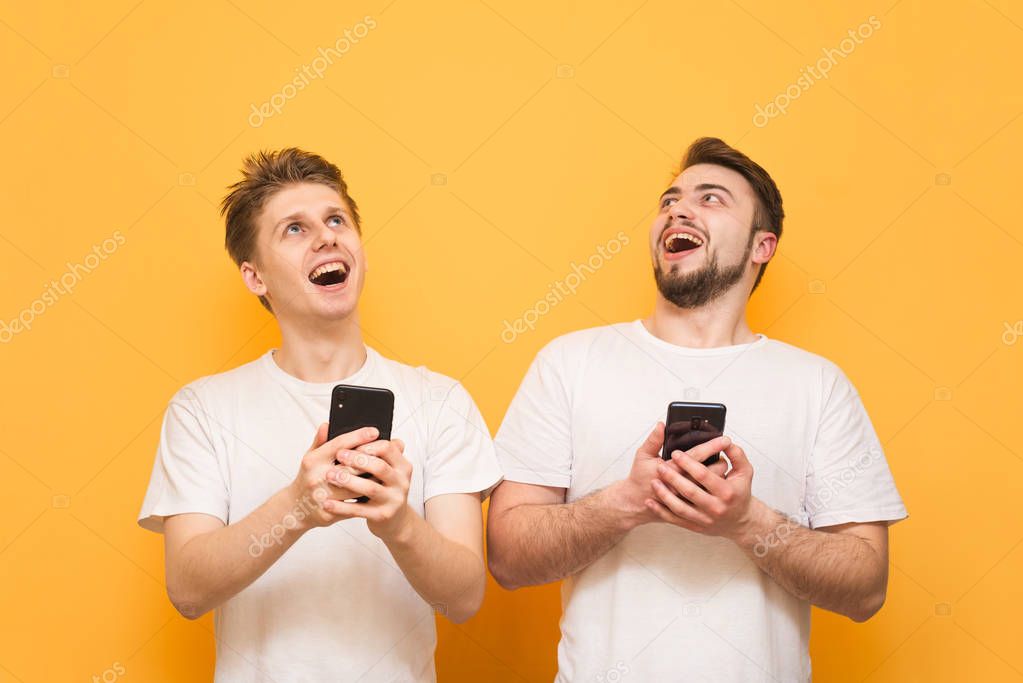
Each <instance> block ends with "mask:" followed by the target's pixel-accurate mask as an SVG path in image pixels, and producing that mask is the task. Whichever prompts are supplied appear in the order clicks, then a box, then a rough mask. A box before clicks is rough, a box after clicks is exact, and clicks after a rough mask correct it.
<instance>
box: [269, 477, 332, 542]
mask: <svg viewBox="0 0 1023 683" xmlns="http://www.w3.org/2000/svg"><path fill="white" fill-rule="evenodd" d="M271 501H272V503H273V510H274V516H275V518H276V519H277V520H278V521H280V522H281V524H282V525H283V526H284V527H285V528H286V529H288V530H289V531H290V532H293V533H297V535H299V536H301V535H302V534H304V533H305V532H307V531H309V530H310V529H312V528H313V527H314V526H316V525H315V520H316V513H317V511H318V509H319V507H320V501H319V500H316V499H315V498H314V497H313V496H311V495H308V494H306V493H304V492H303V491H302V490H301V489H300V488H299V486H298V485H297V483H296V482H292V483H291V484H289V485H288V486H286V487H284V488H283V489H281V490H280V491H278V492H277V493H276V494H275V495H274V497H273V498H272V499H271Z"/></svg>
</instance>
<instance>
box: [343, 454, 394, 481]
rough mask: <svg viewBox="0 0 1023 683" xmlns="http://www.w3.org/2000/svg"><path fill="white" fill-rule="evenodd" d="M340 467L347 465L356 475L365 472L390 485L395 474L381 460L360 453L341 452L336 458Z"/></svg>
mask: <svg viewBox="0 0 1023 683" xmlns="http://www.w3.org/2000/svg"><path fill="white" fill-rule="evenodd" d="M337 459H338V461H339V462H340V463H341V464H342V465H347V466H348V467H349V468H351V469H352V470H353V471H354V472H355V473H356V474H361V473H363V472H367V473H369V474H371V475H373V476H374V477H376V478H377V479H379V480H380V481H382V482H384V483H392V482H393V481H394V480H395V476H396V473H395V471H394V468H393V467H391V466H390V465H388V464H387V463H386V462H385V461H384V460H383V459H382V458H379V457H377V456H374V455H370V454H369V453H363V452H362V451H341V453H339V454H338V456H337Z"/></svg>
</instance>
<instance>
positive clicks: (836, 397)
mask: <svg viewBox="0 0 1023 683" xmlns="http://www.w3.org/2000/svg"><path fill="white" fill-rule="evenodd" d="M823 377H824V382H823V383H822V385H823V398H824V407H823V410H822V414H821V421H820V424H819V426H818V430H817V436H816V439H815V441H814V445H813V450H812V452H811V454H810V462H809V465H808V467H807V474H806V505H805V507H806V511H807V514H808V517H809V523H810V528H813V529H816V528H818V527H822V526H832V525H835V524H845V523H849V522H880V521H887V522H897V521H899V520H901V519H904V518H906V516H907V513H906V508H905V506H904V505H903V503H902V498H901V496H900V495H899V492H898V489H897V488H896V487H895V482H894V480H893V479H892V473H891V470H890V469H889V467H888V461H887V460H886V459H885V455H884V451H883V450H882V448H881V442H880V441H879V440H878V438H877V434H876V432H875V431H874V427H873V425H872V424H871V422H870V418H869V417H868V416H867V411H866V409H865V408H864V407H863V402H862V401H861V400H860V396H859V394H858V393H857V392H856V389H855V388H854V387H853V385H852V383H851V382H850V381H849V379H848V378H847V377H846V376H845V374H844V373H843V372H842V371H841V370H840V369H839V368H838V367H837V366H833V365H829V366H827V367H826V369H825V370H824V374H823Z"/></svg>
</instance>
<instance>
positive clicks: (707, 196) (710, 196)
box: [703, 194, 721, 204]
mask: <svg viewBox="0 0 1023 683" xmlns="http://www.w3.org/2000/svg"><path fill="white" fill-rule="evenodd" d="M711 199H713V200H714V201H715V202H717V203H718V204H720V203H721V197H718V196H717V195H716V194H705V195H703V201H705V202H709V201H710V200H711Z"/></svg>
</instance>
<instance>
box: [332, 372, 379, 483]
mask: <svg viewBox="0 0 1023 683" xmlns="http://www.w3.org/2000/svg"><path fill="white" fill-rule="evenodd" d="M393 419H394V394H393V393H391V391H390V390H389V389H380V388H377V387H357V386H353V385H351V384H338V385H337V386H336V387H334V390H333V391H332V392H331V397H330V425H329V427H328V428H327V440H328V441H329V440H330V439H333V438H334V437H336V436H340V435H341V434H346V433H348V432H353V431H355V430H356V429H361V428H362V427H376V429H377V431H378V432H380V436H379V437H377V438H378V439H381V440H384V441H387V440H389V439H390V438H391V421H392V420H393ZM334 464H335V465H337V464H338V462H337V460H335V461H334ZM359 476H360V477H365V478H369V477H371V476H372V475H370V474H369V473H368V472H363V473H362V474H360V475H359ZM367 500H369V498H367V497H366V496H359V497H358V498H356V499H355V502H356V503H365V502H366V501H367Z"/></svg>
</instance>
